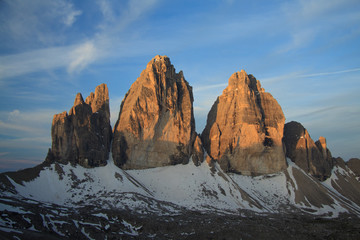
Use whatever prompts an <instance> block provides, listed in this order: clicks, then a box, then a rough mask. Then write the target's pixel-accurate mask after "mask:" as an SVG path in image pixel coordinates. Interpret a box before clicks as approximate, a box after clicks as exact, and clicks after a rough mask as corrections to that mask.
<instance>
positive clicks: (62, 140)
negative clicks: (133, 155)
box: [46, 84, 112, 167]
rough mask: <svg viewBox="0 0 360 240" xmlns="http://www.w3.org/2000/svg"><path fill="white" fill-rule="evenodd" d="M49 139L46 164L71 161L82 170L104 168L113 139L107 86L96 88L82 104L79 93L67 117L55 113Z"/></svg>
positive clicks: (102, 85) (65, 114)
mask: <svg viewBox="0 0 360 240" xmlns="http://www.w3.org/2000/svg"><path fill="white" fill-rule="evenodd" d="M51 137H52V145H51V149H50V150H49V153H48V156H47V158H46V160H47V161H50V162H53V161H55V162H60V163H65V164H66V163H68V162H70V163H72V164H80V165H81V166H84V167H96V166H101V165H105V164H106V161H107V159H108V158H109V151H110V143H111V138H112V131H111V126H110V109H109V92H108V88H107V86H106V84H101V85H99V86H97V87H96V89H95V93H91V94H90V96H89V97H87V98H86V100H85V101H84V99H83V97H82V95H81V94H80V93H78V94H77V95H76V98H75V101H74V106H73V107H72V108H71V110H70V112H69V114H67V112H63V113H60V114H56V115H55V116H54V118H53V122H52V127H51Z"/></svg>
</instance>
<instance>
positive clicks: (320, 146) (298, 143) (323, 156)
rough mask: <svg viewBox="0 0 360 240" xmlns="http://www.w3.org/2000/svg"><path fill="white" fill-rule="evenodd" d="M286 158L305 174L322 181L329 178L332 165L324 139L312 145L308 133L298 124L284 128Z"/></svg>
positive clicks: (293, 123)
mask: <svg viewBox="0 0 360 240" xmlns="http://www.w3.org/2000/svg"><path fill="white" fill-rule="evenodd" d="M284 143H285V146H286V156H287V157H288V158H290V159H291V161H293V162H294V163H295V164H296V165H298V166H299V167H300V168H301V169H303V170H304V171H305V172H307V173H310V174H311V175H312V176H314V177H316V178H318V179H319V180H320V181H323V180H325V179H327V178H328V177H330V175H331V169H332V167H333V165H334V163H333V158H332V156H331V152H330V151H329V149H328V148H327V146H326V139H325V138H324V137H320V138H319V140H318V141H317V142H316V143H314V141H313V140H312V139H311V137H310V135H309V133H308V131H307V130H306V129H305V128H304V127H303V126H302V125H301V124H300V123H298V122H294V121H293V122H289V123H287V124H285V128H284Z"/></svg>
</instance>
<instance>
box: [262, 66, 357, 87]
mask: <svg viewBox="0 0 360 240" xmlns="http://www.w3.org/2000/svg"><path fill="white" fill-rule="evenodd" d="M351 72H360V68H349V69H344V70H338V71H328V72H319V73H308V74H303V73H300V72H293V73H288V74H285V75H281V76H274V77H268V78H263V79H260V80H261V82H267V83H271V82H279V81H286V80H289V79H295V78H312V77H322V76H330V75H338V74H343V73H351Z"/></svg>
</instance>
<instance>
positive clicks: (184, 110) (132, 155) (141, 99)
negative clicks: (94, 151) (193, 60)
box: [112, 56, 196, 169]
mask: <svg viewBox="0 0 360 240" xmlns="http://www.w3.org/2000/svg"><path fill="white" fill-rule="evenodd" d="M195 138H196V133H195V120H194V113H193V94H192V88H191V86H190V85H189V84H188V82H187V81H186V80H185V78H184V76H183V73H182V71H180V72H179V73H176V72H175V68H174V66H173V65H172V64H171V62H170V59H169V58H168V57H166V56H156V57H154V58H153V59H152V60H151V61H150V62H149V63H148V64H147V66H146V69H145V70H143V71H142V73H141V75H140V77H139V78H138V79H137V80H136V81H135V82H134V83H133V84H132V86H131V88H130V89H129V91H128V92H127V94H126V95H125V97H124V99H123V101H122V103H121V107H120V113H119V118H118V120H117V122H116V125H115V128H114V140H113V145H112V155H113V160H114V162H115V164H116V165H117V166H120V167H122V168H123V169H143V168H151V167H160V166H167V165H174V164H179V163H187V162H188V161H189V158H190V156H191V154H192V149H193V143H194V141H195Z"/></svg>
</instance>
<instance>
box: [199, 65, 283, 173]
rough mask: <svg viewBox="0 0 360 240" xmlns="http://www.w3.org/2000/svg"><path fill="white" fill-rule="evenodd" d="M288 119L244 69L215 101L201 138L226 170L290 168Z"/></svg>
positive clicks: (259, 170) (239, 171)
mask: <svg viewBox="0 0 360 240" xmlns="http://www.w3.org/2000/svg"><path fill="white" fill-rule="evenodd" d="M284 122H285V117H284V114H283V112H282V110H281V107H280V105H279V104H278V103H277V101H276V100H275V99H274V98H273V97H272V96H271V94H270V93H267V92H265V91H264V89H263V88H261V85H260V82H259V81H258V80H256V79H255V77H253V76H252V75H248V74H247V73H246V72H245V71H244V70H242V71H241V72H236V73H234V74H233V75H232V76H231V77H230V78H229V84H228V86H227V87H226V88H225V90H224V91H223V93H222V95H221V96H219V97H218V98H217V100H216V101H215V103H214V105H213V106H212V108H211V110H210V112H209V114H208V118H207V124H206V127H205V129H204V131H203V132H202V135H201V138H202V142H203V144H204V148H205V149H206V151H207V153H208V154H209V155H210V156H211V157H212V158H213V159H215V160H217V161H218V162H219V164H220V166H221V167H222V168H223V169H224V170H225V171H232V172H237V173H241V174H244V175H259V174H268V173H275V172H279V171H282V170H284V169H285V168H286V160H285V153H284V148H283V143H282V138H283V129H284Z"/></svg>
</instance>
